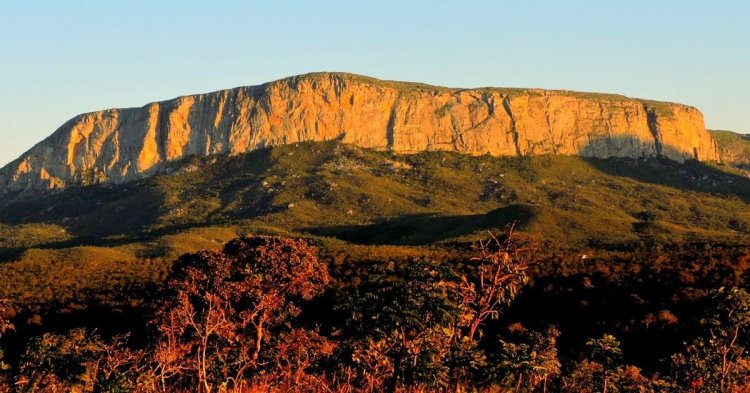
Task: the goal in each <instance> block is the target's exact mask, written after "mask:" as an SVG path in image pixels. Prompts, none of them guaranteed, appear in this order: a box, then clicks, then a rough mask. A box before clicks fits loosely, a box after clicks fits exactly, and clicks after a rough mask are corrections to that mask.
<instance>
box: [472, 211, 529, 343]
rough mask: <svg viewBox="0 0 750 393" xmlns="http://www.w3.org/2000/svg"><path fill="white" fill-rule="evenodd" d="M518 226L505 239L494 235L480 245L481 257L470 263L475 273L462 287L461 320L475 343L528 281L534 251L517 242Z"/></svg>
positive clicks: (512, 227)
mask: <svg viewBox="0 0 750 393" xmlns="http://www.w3.org/2000/svg"><path fill="white" fill-rule="evenodd" d="M514 229H515V226H511V227H510V229H509V230H508V233H507V235H506V236H505V239H504V240H502V241H501V240H499V239H498V238H497V237H496V236H495V235H493V234H492V233H490V239H489V240H488V241H486V242H482V241H480V242H479V246H478V247H477V250H478V254H479V255H477V256H476V257H473V258H471V260H470V261H469V264H470V267H473V268H475V274H464V275H462V276H461V280H460V282H459V285H458V298H459V308H460V309H461V312H462V315H461V319H460V321H461V322H462V324H463V326H466V327H467V328H468V332H467V337H468V338H469V340H472V341H473V340H475V339H476V338H477V335H478V334H479V333H480V331H479V328H480V327H481V325H482V323H484V321H485V320H487V319H488V318H497V317H498V316H499V315H500V308H501V307H503V306H507V305H509V304H510V302H511V301H512V300H513V299H514V298H515V296H516V294H517V293H518V291H519V290H520V289H521V287H522V286H523V285H524V284H525V283H526V281H527V280H528V274H527V270H528V269H529V267H530V266H531V264H532V258H531V257H532V255H533V254H532V253H533V251H534V248H532V247H530V246H528V245H526V244H523V243H517V242H516V239H515V238H514V235H515V232H514Z"/></svg>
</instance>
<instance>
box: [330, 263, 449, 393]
mask: <svg viewBox="0 0 750 393" xmlns="http://www.w3.org/2000/svg"><path fill="white" fill-rule="evenodd" d="M452 278H453V277H452V272H451V271H450V270H449V269H446V267H445V266H444V265H440V264H436V263H434V262H432V261H429V260H424V259H422V260H415V261H412V262H410V263H405V264H394V263H390V264H388V265H386V266H378V267H377V268H376V269H375V270H374V271H373V272H372V274H371V276H370V278H369V280H368V281H366V282H364V283H362V284H361V285H360V286H358V287H357V289H356V290H355V293H353V294H352V295H351V296H348V297H347V299H346V300H345V303H343V304H342V305H341V306H340V307H339V308H340V309H341V310H343V311H345V312H346V313H347V315H349V317H348V319H347V326H348V327H349V328H350V329H353V332H355V334H356V335H357V336H359V337H360V339H359V340H361V341H360V342H359V343H356V344H355V354H354V361H355V363H359V364H360V367H361V368H362V369H364V370H365V372H371V370H375V369H376V365H377V364H378V363H380V362H382V361H384V360H383V359H385V362H387V364H388V366H387V368H388V369H390V370H391V372H390V375H387V376H386V380H387V381H388V382H387V386H388V390H390V391H395V389H396V387H397V386H398V385H399V384H406V385H407V386H409V385H413V384H417V383H422V384H428V386H432V387H439V386H444V385H445V384H447V382H448V374H447V373H448V369H447V365H446V362H445V360H446V358H447V356H448V352H447V351H446V350H447V347H448V344H449V341H450V336H449V334H450V333H449V327H450V325H451V323H452V322H453V320H454V318H455V316H456V315H457V311H458V308H457V306H456V304H455V302H454V301H453V300H452V299H451V297H450V285H451V283H450V280H451V279H452ZM372 351H375V352H378V353H379V354H380V356H376V357H374V358H371V357H369V356H365V355H367V352H372ZM381 357H382V358H381ZM367 377H368V376H365V377H364V378H365V379H367ZM382 383H385V381H381V384H382ZM378 386H381V385H378ZM376 387H377V386H376Z"/></svg>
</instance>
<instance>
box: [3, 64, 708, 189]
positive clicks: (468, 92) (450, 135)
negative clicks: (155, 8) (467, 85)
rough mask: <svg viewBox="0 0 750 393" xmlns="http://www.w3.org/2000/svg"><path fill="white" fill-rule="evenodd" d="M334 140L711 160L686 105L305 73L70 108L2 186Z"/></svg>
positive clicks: (95, 177) (112, 178)
mask: <svg viewBox="0 0 750 393" xmlns="http://www.w3.org/2000/svg"><path fill="white" fill-rule="evenodd" d="M332 139H340V140H342V141H343V142H345V143H350V144H354V145H357V146H361V147H365V148H374V149H388V150H392V151H395V152H401V153H413V152H419V151H423V150H448V151H456V152H462V153H467V154H492V155H498V156H519V155H533V154H566V155H582V156H586V157H601V158H607V157H634V158H639V157H655V156H664V157H668V158H671V159H674V160H679V161H682V160H685V159H698V160H708V161H711V160H717V159H718V155H717V154H718V153H717V149H716V145H715V143H714V141H713V139H711V137H710V136H709V134H708V133H707V132H706V130H705V128H704V125H703V117H702V115H701V113H700V112H699V111H698V110H696V109H695V108H692V107H688V106H684V105H679V104H671V103H663V102H653V101H645V100H636V99H631V98H627V97H623V96H618V95H606V94H587V93H576V92H569V91H548V90H538V89H500V88H480V89H449V88H443V87H435V86H427V85H421V84H415V83H403V82H390V81H381V80H377V79H372V78H367V77H363V76H358V75H352V74H343V73H314V74H307V75H301V76H296V77H291V78H287V79H282V80H279V81H275V82H270V83H266V84H264V85H260V86H250V87H240V88H236V89H231V90H223V91H218V92H214V93H208V94H200V95H193V96H185V97H180V98H176V99H173V100H168V101H163V102H155V103H151V104H148V105H146V106H144V107H141V108H128V109H109V110H104V111H99V112H93V113H87V114H83V115H79V116H76V117H75V118H73V119H71V120H70V121H68V122H67V123H65V124H63V125H62V126H61V127H60V128H59V129H58V130H57V131H55V132H54V133H53V134H52V135H51V136H50V137H49V138H47V139H45V140H44V141H42V142H40V143H39V144H37V145H36V146H34V147H33V148H32V149H31V150H29V151H28V152H26V153H25V154H23V155H22V156H21V157H20V158H18V159H17V160H15V161H13V162H12V163H10V164H8V165H7V166H5V167H4V168H2V169H0V189H3V188H4V189H6V190H22V189H54V188H61V187H65V186H67V185H70V184H81V183H92V182H114V183H122V182H126V181H129V180H133V179H137V178H141V177H146V176H150V175H153V174H154V173H157V172H158V171H160V170H161V169H163V167H164V165H165V164H166V163H168V162H170V161H174V160H177V159H180V158H183V157H186V156H189V155H200V156H209V155H213V154H222V153H230V154H239V153H244V152H248V151H251V150H254V149H259V148H263V147H268V146H274V145H281V144H289V143H296V142H306V141H326V140H332Z"/></svg>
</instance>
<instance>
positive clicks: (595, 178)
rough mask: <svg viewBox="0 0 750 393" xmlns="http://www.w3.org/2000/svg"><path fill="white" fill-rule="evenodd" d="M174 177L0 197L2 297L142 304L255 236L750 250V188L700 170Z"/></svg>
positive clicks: (338, 156) (452, 169)
mask: <svg viewBox="0 0 750 393" xmlns="http://www.w3.org/2000/svg"><path fill="white" fill-rule="evenodd" d="M165 172H169V173H168V174H167V173H164V174H161V175H157V176H154V177H151V178H147V179H142V180H138V181H134V182H131V183H128V184H121V185H113V184H103V185H95V186H91V187H71V188H69V189H66V190H63V191H60V192H52V193H40V194H39V195H37V196H36V197H33V198H29V197H28V195H27V194H24V193H20V194H18V195H13V194H11V195H10V197H8V198H3V199H0V223H2V224H0V262H2V263H0V276H2V277H6V278H7V279H6V280H0V281H1V282H0V298H2V297H10V298H14V299H23V301H24V302H27V303H29V304H37V303H43V302H49V301H61V299H65V298H67V297H70V296H75V297H85V296H94V295H95V294H97V293H99V292H101V291H104V292H109V293H112V292H115V293H121V294H127V293H130V292H132V290H133V288H141V287H142V286H143V285H145V283H155V282H160V280H162V279H163V277H164V274H166V272H167V271H168V269H169V266H170V263H171V261H172V260H174V259H175V258H176V257H177V256H179V255H180V254H182V253H185V252H192V251H196V250H199V249H206V248H215V247H219V246H220V245H221V244H222V243H223V242H225V241H228V240H230V239H231V238H233V237H236V236H238V235H241V234H245V233H254V234H258V233H261V234H262V233H265V234H278V235H287V236H301V237H305V238H308V239H312V240H313V241H314V242H316V243H317V244H326V245H327V246H326V247H325V249H330V248H331V247H333V248H334V249H335V248H337V247H338V248H340V247H346V248H347V249H348V250H351V249H352V247H354V248H357V247H359V248H357V249H359V250H360V251H358V252H360V253H361V254H362V258H366V257H367V256H372V255H375V254H377V255H380V257H383V258H388V257H389V255H391V253H395V254H397V255H402V254H403V253H407V252H411V253H412V255H425V254H427V253H428V252H429V248H435V249H444V248H445V247H447V248H450V246H451V245H452V244H454V242H473V241H476V239H478V238H479V237H481V236H483V235H482V234H483V233H484V231H486V230H494V231H501V230H502V229H503V228H504V227H505V226H506V225H507V224H508V223H510V222H513V221H518V222H519V227H520V229H521V230H522V231H524V232H526V233H530V234H537V235H539V237H540V238H541V239H542V242H543V244H545V245H546V246H545V249H546V250H558V249H569V250H575V252H580V250H583V249H589V248H618V249H620V248H626V249H632V248H633V247H638V246H639V245H641V244H647V245H648V244H658V245H672V244H680V243H695V242H711V243H714V244H716V243H720V244H735V245H736V244H740V245H742V244H748V243H750V206H749V205H748V203H750V179H748V178H746V177H744V176H743V175H742V174H741V173H740V172H739V171H735V170H733V169H732V168H729V167H719V166H713V165H711V164H705V163H700V162H696V161H688V162H685V163H678V162H675V161H671V160H665V159H646V160H634V159H616V158H611V159H594V158H581V157H575V156H555V155H545V156H533V157H520V158H519V157H491V156H467V155H464V154H459V153H454V152H422V153H418V154H412V155H399V154H394V153H391V152H385V151H376V150H371V149H362V148H358V147H356V146H352V145H347V144H343V143H341V142H338V141H334V142H326V143H304V144H292V145H286V146H279V147H274V148H269V149H260V150H257V151H254V152H251V153H247V154H242V155H236V156H229V155H220V156H215V157H210V158H200V157H191V158H187V159H184V160H181V161H178V162H174V163H172V164H170V165H169V166H168V167H166V168H165ZM396 246H398V247H396ZM404 246H408V247H418V249H411V248H410V249H407V250H404V249H403V248H402V247H404ZM409 250H411V251H409ZM347 252H348V251H347ZM60 277H65V281H61V278H60ZM38 288H45V289H44V291H41V290H38Z"/></svg>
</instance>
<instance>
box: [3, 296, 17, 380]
mask: <svg viewBox="0 0 750 393" xmlns="http://www.w3.org/2000/svg"><path fill="white" fill-rule="evenodd" d="M10 310H11V309H10V307H9V306H8V302H6V301H3V300H0V340H1V339H3V338H4V337H5V335H6V334H7V333H8V332H11V331H13V330H14V329H15V327H14V326H13V324H12V323H11V321H10V315H11V311H10ZM4 358H5V354H4V353H3V347H2V341H0V392H5V391H7V390H10V382H9V379H10V376H9V375H7V372H8V370H9V369H10V366H9V365H8V364H7V363H5V362H4V361H3V359H4Z"/></svg>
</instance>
